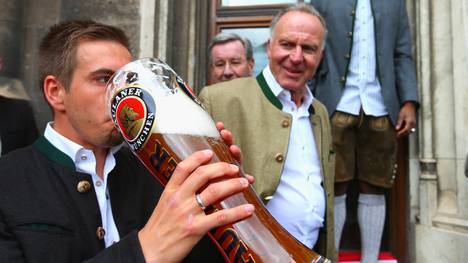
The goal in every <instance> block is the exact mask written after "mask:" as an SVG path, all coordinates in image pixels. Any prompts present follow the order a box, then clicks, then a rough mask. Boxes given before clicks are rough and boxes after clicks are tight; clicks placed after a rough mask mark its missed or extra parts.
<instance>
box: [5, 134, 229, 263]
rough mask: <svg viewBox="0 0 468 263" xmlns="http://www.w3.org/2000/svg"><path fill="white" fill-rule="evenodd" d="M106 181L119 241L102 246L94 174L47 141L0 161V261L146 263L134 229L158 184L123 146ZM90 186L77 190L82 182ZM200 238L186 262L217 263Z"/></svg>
mask: <svg viewBox="0 0 468 263" xmlns="http://www.w3.org/2000/svg"><path fill="white" fill-rule="evenodd" d="M115 158H116V167H115V168H114V169H113V170H112V172H111V173H110V174H109V177H108V187H109V195H110V199H111V203H112V213H113V216H114V220H115V223H116V226H117V229H118V231H119V234H120V237H121V240H120V241H119V242H117V243H115V244H114V245H112V246H110V247H109V248H107V249H105V246H104V240H103V239H102V236H101V235H100V233H99V232H100V231H98V228H99V227H100V226H102V223H101V216H100V211H99V205H98V202H97V199H96V194H95V191H94V188H93V183H92V179H91V175H89V174H85V173H80V172H76V170H75V166H74V163H73V161H72V160H71V159H70V158H69V157H68V156H67V155H65V154H64V153H62V152H61V151H59V150H58V149H56V148H55V147H54V146H52V144H50V143H49V141H47V140H46V139H45V138H44V137H40V138H39V139H38V140H37V141H36V143H35V144H34V145H31V146H28V147H26V148H23V149H20V150H17V151H14V152H12V153H10V154H8V155H6V156H3V157H2V158H0V182H1V183H0V262H67V263H69V262H82V261H87V262H145V261H144V258H143V253H142V250H141V246H140V243H139V241H138V236H137V230H139V229H141V228H142V227H143V226H144V225H145V223H146V221H147V220H148V218H149V217H150V215H151V213H152V211H153V209H154V207H155V204H156V203H157V201H158V199H159V196H160V194H161V192H162V188H161V186H160V185H159V184H158V183H156V181H155V180H154V179H153V178H152V177H151V176H150V175H149V173H148V172H147V171H146V170H145V168H144V167H143V166H142V165H141V164H140V162H139V161H138V160H137V159H136V158H135V157H134V156H133V155H132V153H131V152H130V151H129V150H128V149H127V148H125V147H122V149H121V150H119V151H118V152H117V153H116V154H115ZM85 181H86V182H88V183H89V186H90V188H89V189H87V190H83V187H81V188H80V189H81V190H80V191H79V190H78V188H79V187H78V184H79V183H80V182H85ZM209 242H210V241H208V240H207V239H203V240H202V241H201V242H200V243H199V245H198V246H197V247H196V249H195V250H194V252H195V253H192V254H191V255H189V257H188V258H187V261H190V262H203V261H204V260H210V262H211V261H212V260H214V261H218V262H222V261H223V260H222V258H221V256H220V254H219V253H218V252H217V250H216V249H215V247H214V246H213V245H212V244H209Z"/></svg>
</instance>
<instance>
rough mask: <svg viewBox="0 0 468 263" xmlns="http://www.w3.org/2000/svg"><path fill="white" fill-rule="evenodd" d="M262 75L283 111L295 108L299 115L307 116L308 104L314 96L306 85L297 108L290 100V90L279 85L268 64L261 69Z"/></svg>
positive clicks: (289, 111) (290, 110) (310, 103)
mask: <svg viewBox="0 0 468 263" xmlns="http://www.w3.org/2000/svg"><path fill="white" fill-rule="evenodd" d="M263 77H265V81H266V83H267V84H268V87H269V88H270V89H271V92H273V94H274V95H275V96H276V97H277V98H278V100H279V101H280V102H281V104H282V105H283V111H284V112H288V113H293V112H294V111H296V110H297V111H298V113H300V115H304V116H309V108H310V105H312V101H313V99H314V96H313V95H312V92H310V89H309V88H308V87H307V86H305V91H306V92H305V94H304V97H303V99H302V104H301V106H300V107H299V108H297V107H296V104H295V103H294V102H293V101H292V100H291V91H289V90H287V89H284V88H283V87H281V86H280V84H279V83H278V81H276V79H275V77H274V76H273V73H272V72H271V69H270V66H266V67H265V69H263Z"/></svg>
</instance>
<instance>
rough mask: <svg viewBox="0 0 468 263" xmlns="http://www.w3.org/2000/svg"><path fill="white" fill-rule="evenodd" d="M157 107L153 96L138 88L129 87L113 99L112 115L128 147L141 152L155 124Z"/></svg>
mask: <svg viewBox="0 0 468 263" xmlns="http://www.w3.org/2000/svg"><path fill="white" fill-rule="evenodd" d="M154 113H155V105H154V101H153V98H152V97H151V95H150V94H149V93H148V92H147V91H145V90H144V89H141V88H140V87H138V86H127V87H126V88H124V89H122V90H120V91H119V92H118V93H117V94H116V95H115V96H114V98H113V99H112V104H111V115H112V119H113V120H114V123H115V124H116V125H117V126H118V127H119V128H120V130H121V131H122V134H123V136H124V138H125V140H126V141H127V143H128V145H129V146H130V147H131V148H132V149H133V150H135V151H137V150H139V149H140V148H141V147H142V146H143V145H144V144H145V142H146V140H147V139H148V137H149V135H150V132H151V129H152V127H153V123H154Z"/></svg>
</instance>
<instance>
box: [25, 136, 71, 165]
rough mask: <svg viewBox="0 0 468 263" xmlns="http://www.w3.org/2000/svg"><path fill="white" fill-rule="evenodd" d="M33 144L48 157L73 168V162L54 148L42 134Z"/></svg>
mask: <svg viewBox="0 0 468 263" xmlns="http://www.w3.org/2000/svg"><path fill="white" fill-rule="evenodd" d="M34 146H35V147H36V148H37V149H38V150H39V151H40V152H41V153H42V154H44V155H45V156H46V157H47V158H48V159H50V160H51V161H54V162H56V163H59V164H61V165H63V166H66V167H68V168H70V169H73V170H75V169H76V168H75V163H74V162H73V160H72V159H71V158H70V157H68V155H66V154H65V153H63V152H62V151H60V150H59V149H57V148H55V146H53V145H52V144H51V143H50V142H49V141H48V140H47V139H46V138H45V137H44V136H41V137H39V139H37V141H36V142H35V143H34Z"/></svg>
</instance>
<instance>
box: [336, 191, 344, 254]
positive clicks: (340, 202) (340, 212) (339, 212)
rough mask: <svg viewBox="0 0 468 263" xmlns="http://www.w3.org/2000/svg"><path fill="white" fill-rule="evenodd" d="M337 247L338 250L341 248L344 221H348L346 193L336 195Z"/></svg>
mask: <svg viewBox="0 0 468 263" xmlns="http://www.w3.org/2000/svg"><path fill="white" fill-rule="evenodd" d="M334 203H335V210H334V213H335V215H334V216H335V247H336V250H337V251H338V250H339V248H340V240H341V234H342V232H343V227H344V223H345V221H346V194H344V195H340V196H335V200H334Z"/></svg>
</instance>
